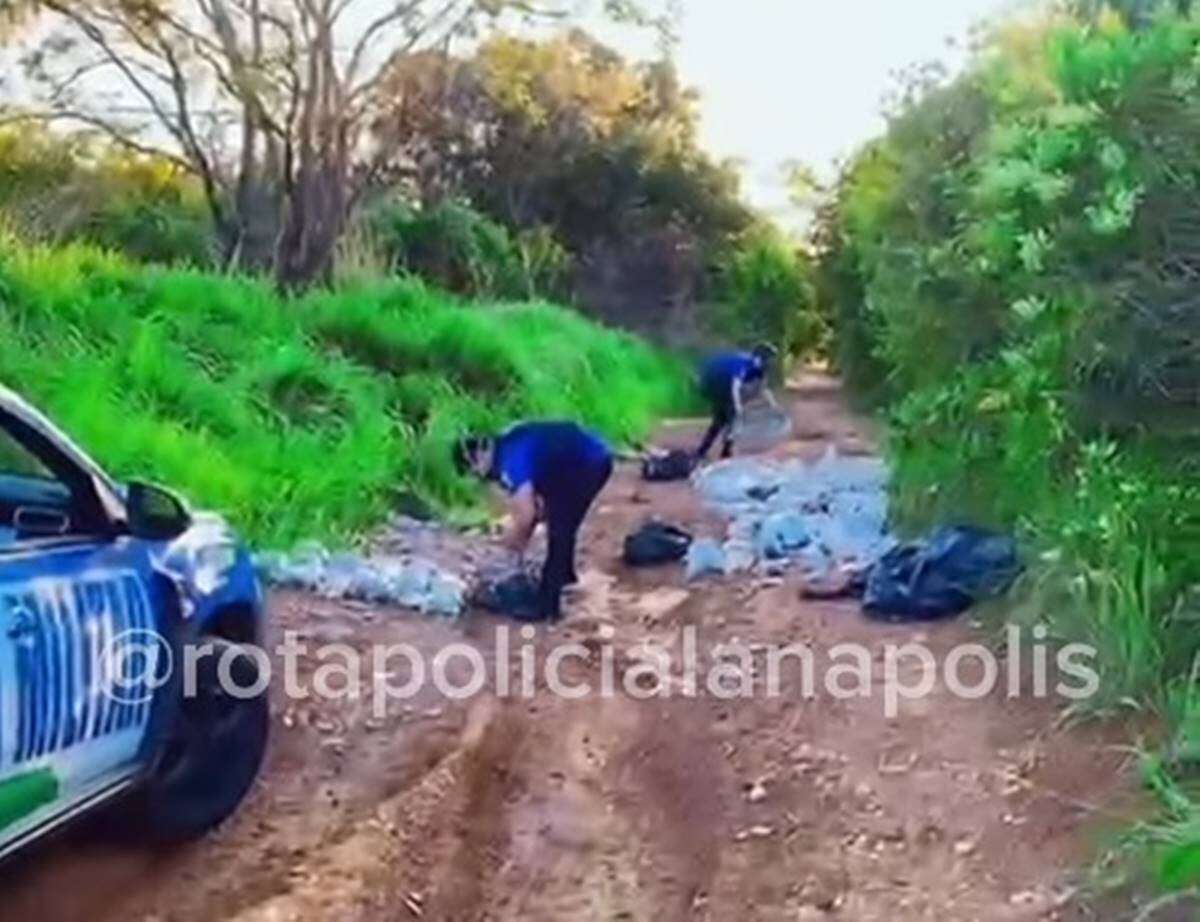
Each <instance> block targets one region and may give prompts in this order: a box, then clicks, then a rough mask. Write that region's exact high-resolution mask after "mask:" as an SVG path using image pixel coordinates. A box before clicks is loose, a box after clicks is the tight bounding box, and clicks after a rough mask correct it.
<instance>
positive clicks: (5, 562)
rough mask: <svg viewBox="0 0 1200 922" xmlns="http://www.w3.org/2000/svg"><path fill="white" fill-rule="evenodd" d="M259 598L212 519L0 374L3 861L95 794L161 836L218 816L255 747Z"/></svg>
mask: <svg viewBox="0 0 1200 922" xmlns="http://www.w3.org/2000/svg"><path fill="white" fill-rule="evenodd" d="M263 611H264V609H263V596H262V591H261V588H260V586H259V583H258V580H257V578H256V577H255V573H254V569H253V566H252V563H251V560H250V557H249V555H248V553H247V551H246V550H245V548H243V547H242V546H241V545H240V544H239V543H238V541H237V539H236V537H235V536H234V535H233V533H232V532H231V531H230V530H229V528H228V526H227V525H226V524H225V523H224V522H223V521H222V520H221V519H220V518H219V517H217V516H214V515H210V514H203V513H195V512H192V511H191V510H189V509H188V508H187V506H186V505H185V504H184V503H183V502H182V501H181V500H180V499H178V498H177V497H176V496H174V495H173V494H172V493H170V492H168V491H166V490H164V489H162V488H160V487H156V486H152V485H149V484H145V483H131V484H127V485H124V484H119V483H117V482H115V481H114V480H112V479H111V478H110V477H109V476H108V475H107V474H106V473H105V472H104V471H103V470H101V468H100V467H99V466H98V465H97V464H96V463H94V462H93V461H92V460H91V459H90V458H89V457H88V456H87V455H86V454H85V453H84V452H83V451H81V450H80V449H79V448H78V447H77V446H76V445H74V444H73V443H72V442H71V440H70V439H69V438H67V437H66V436H65V435H64V434H63V433H62V432H60V431H59V430H58V429H57V428H56V427H55V426H54V425H53V424H52V423H50V421H49V420H47V419H46V418H45V417H44V416H42V415H41V414H40V413H38V412H37V411H36V410H34V409H33V408H32V407H31V406H29V404H27V403H26V402H25V401H23V400H22V399H21V398H19V397H18V396H17V395H16V394H14V393H12V392H11V391H8V390H6V389H4V388H0V858H4V857H7V856H9V855H11V854H13V853H14V852H16V851H17V850H19V849H21V848H23V847H24V846H26V845H28V844H30V843H32V842H34V841H35V840H38V839H40V838H42V837H43V836H45V835H46V834H47V833H49V832H51V831H54V830H56V829H58V828H60V827H62V826H63V825H64V824H66V823H68V822H69V821H71V820H74V819H76V818H80V817H83V816H87V815H92V814H94V813H96V812H97V811H100V810H102V809H103V810H104V813H105V815H106V817H111V818H112V819H114V820H116V821H117V822H118V823H119V824H120V825H122V826H125V825H131V826H135V827H136V828H138V829H139V830H141V831H142V834H143V835H149V836H154V837H156V838H158V839H164V840H181V839H186V838H190V837H194V836H198V835H200V834H202V833H204V832H205V831H207V830H209V829H211V828H212V827H213V826H215V825H217V824H218V823H220V822H221V821H222V820H224V819H225V818H226V817H227V816H229V815H230V814H231V813H232V812H233V811H234V810H235V809H236V808H237V806H238V804H239V803H240V802H241V800H242V799H243V797H244V796H245V794H246V793H247V791H248V790H249V789H250V786H251V784H252V783H253V781H254V778H255V777H256V775H257V773H258V770H259V767H260V765H261V762H262V757H263V751H264V749H265V746H266V739H267V728H268V723H269V711H268V701H267V692H266V686H267V684H268V680H269V671H270V669H269V664H268V663H267V662H266V660H265V656H264V654H263V653H262V649H261V643H262V631H263Z"/></svg>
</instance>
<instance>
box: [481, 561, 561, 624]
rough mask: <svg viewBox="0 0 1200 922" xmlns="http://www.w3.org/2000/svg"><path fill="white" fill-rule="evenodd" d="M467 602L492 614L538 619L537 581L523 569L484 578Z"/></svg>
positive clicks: (539, 615)
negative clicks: (469, 601)
mask: <svg viewBox="0 0 1200 922" xmlns="http://www.w3.org/2000/svg"><path fill="white" fill-rule="evenodd" d="M471 601H472V602H473V603H474V604H476V605H478V606H479V607H480V608H483V609H486V610H487V611H490V612H492V613H493V614H496V615H504V616H505V617H508V618H515V619H516V620H517V621H542V620H544V619H543V618H542V616H541V612H540V610H539V609H540V607H541V606H540V605H539V593H538V581H537V579H536V578H535V577H534V576H533V575H532V574H530V573H527V572H525V571H524V570H517V571H510V572H509V573H507V574H503V575H496V576H493V577H485V578H483V579H481V580H480V582H479V585H478V586H477V587H476V588H475V591H474V592H473V593H472V595H471Z"/></svg>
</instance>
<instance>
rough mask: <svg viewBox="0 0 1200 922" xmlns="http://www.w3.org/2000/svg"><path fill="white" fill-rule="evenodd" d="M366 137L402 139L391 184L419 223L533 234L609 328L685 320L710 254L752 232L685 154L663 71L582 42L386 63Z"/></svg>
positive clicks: (733, 191)
mask: <svg viewBox="0 0 1200 922" xmlns="http://www.w3.org/2000/svg"><path fill="white" fill-rule="evenodd" d="M381 96H386V98H387V99H388V100H389V101H390V108H388V109H382V110H381V116H382V117H381V119H380V121H379V123H378V124H377V125H376V126H375V130H376V131H379V132H392V133H393V134H394V135H396V136H398V137H401V138H403V139H404V143H402V144H398V145H394V146H393V145H390V144H388V145H385V146H386V147H388V148H389V149H391V150H393V151H394V153H395V155H396V156H395V159H394V160H393V161H392V163H391V165H390V167H389V175H390V177H391V178H392V179H393V180H396V181H404V182H405V183H406V184H407V185H408V186H409V189H410V193H411V197H412V198H413V199H414V200H416V201H417V202H419V203H421V204H423V205H424V206H426V207H427V208H430V209H433V208H434V207H435V206H436V205H437V204H438V203H439V202H440V201H441V200H443V199H445V198H452V199H464V200H467V201H469V202H471V203H472V204H473V205H474V206H475V207H476V208H478V209H480V210H482V211H483V212H485V213H486V214H487V215H489V216H490V217H491V218H493V219H494V220H497V221H499V222H501V223H502V224H504V225H505V226H507V227H508V228H509V229H510V230H515V231H518V232H519V231H531V230H534V229H537V228H548V229H549V230H550V231H552V232H553V234H554V236H555V237H557V238H558V239H559V240H560V241H562V242H563V243H564V244H565V245H566V246H567V248H568V249H569V250H570V252H571V253H572V254H573V256H574V257H575V259H576V263H577V266H578V271H577V272H576V282H577V291H578V293H579V294H580V296H581V300H582V302H583V303H584V304H586V305H587V306H589V307H591V308H593V309H596V310H599V311H601V312H602V313H604V314H605V315H606V316H607V317H609V318H610V319H617V320H622V321H624V320H627V319H631V318H633V319H637V320H638V321H639V323H641V322H643V321H645V320H647V319H653V322H656V323H657V322H662V321H665V320H666V319H667V316H668V315H669V314H670V313H671V310H672V309H673V308H681V309H682V308H683V307H684V306H685V305H690V302H692V301H693V300H694V299H695V297H696V296H697V294H698V293H699V292H698V290H699V289H700V288H701V287H702V284H703V276H704V274H705V272H706V268H707V266H708V265H709V264H711V263H713V262H715V254H716V251H718V250H721V249H723V248H725V247H726V245H727V244H728V243H729V242H730V241H731V240H732V239H733V238H734V237H736V236H737V235H738V234H740V233H741V232H742V231H743V230H745V229H746V228H747V227H748V226H749V225H750V224H751V223H752V221H753V216H752V215H751V214H750V213H749V212H748V210H747V209H746V208H745V206H744V205H743V204H742V203H741V202H740V200H739V197H738V175H737V171H736V170H735V169H733V168H732V166H731V165H730V164H723V163H718V162H715V161H714V160H712V158H710V157H709V156H708V155H706V154H705V153H704V151H703V150H702V149H701V148H700V145H699V141H698V130H697V125H698V112H697V97H696V94H695V92H694V91H692V90H691V89H689V88H687V87H686V86H684V85H683V84H682V82H681V81H680V80H679V77H678V74H677V73H676V71H675V69H674V67H673V66H672V65H671V63H670V61H669V60H666V59H664V60H660V61H655V62H651V63H643V64H635V63H631V62H630V61H627V60H625V59H624V58H623V57H622V56H621V55H619V54H617V53H616V52H615V51H614V50H612V49H611V48H608V47H606V46H605V45H603V44H601V43H600V42H598V41H597V40H596V39H594V38H593V37H591V36H589V35H587V34H586V33H584V32H582V31H578V30H576V31H573V32H569V33H567V34H564V35H561V36H559V37H557V38H553V39H550V40H547V41H531V40H528V39H524V38H519V37H515V36H511V35H498V36H495V37H493V38H491V39H490V40H488V41H486V42H484V43H482V44H481V45H480V46H479V47H478V48H477V49H476V51H475V52H474V53H473V54H472V55H471V56H470V57H467V58H450V57H444V56H427V57H424V58H421V59H418V58H409V59H406V60H405V61H402V62H399V63H398V66H397V67H396V68H395V70H394V71H393V73H392V74H391V75H389V76H388V77H387V78H386V79H385V85H384V89H383V90H382V91H381Z"/></svg>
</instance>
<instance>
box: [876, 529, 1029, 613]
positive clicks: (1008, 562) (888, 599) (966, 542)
mask: <svg viewBox="0 0 1200 922" xmlns="http://www.w3.org/2000/svg"><path fill="white" fill-rule="evenodd" d="M1020 572H1021V565H1020V562H1019V560H1018V559H1017V546H1016V543H1015V542H1014V541H1013V539H1012V538H1009V537H1006V536H1004V535H997V534H994V533H992V532H988V531H983V530H982V529H978V528H969V527H955V528H943V529H940V530H938V531H937V532H935V533H934V534H933V536H932V537H930V538H929V539H928V540H926V541H923V542H920V543H917V544H905V545H901V546H900V547H897V548H894V549H893V550H891V551H889V552H888V553H887V554H885V555H884V556H883V557H882V558H881V559H880V560H879V562H878V563H876V564H875V566H874V567H873V568H872V569H871V572H870V574H869V575H868V577H867V588H866V592H865V593H864V595H863V610H864V611H865V612H866V613H867V614H868V615H869V616H871V617H874V618H878V619H880V620H885V621H893V622H896V621H935V620H938V619H940V618H951V617H954V616H955V615H959V614H962V613H963V612H964V611H966V610H967V609H968V608H970V607H971V606H972V605H974V604H975V603H976V602H980V601H982V600H984V599H988V598H994V597H995V596H998V595H1001V594H1003V593H1004V592H1006V591H1007V590H1008V588H1009V587H1010V586H1011V585H1012V584H1013V581H1014V580H1016V578H1017V576H1018V575H1019V574H1020Z"/></svg>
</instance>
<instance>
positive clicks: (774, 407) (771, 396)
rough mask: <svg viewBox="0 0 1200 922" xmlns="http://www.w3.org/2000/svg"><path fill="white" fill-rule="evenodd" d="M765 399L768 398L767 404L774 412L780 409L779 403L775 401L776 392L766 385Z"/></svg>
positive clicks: (764, 388) (764, 390)
mask: <svg viewBox="0 0 1200 922" xmlns="http://www.w3.org/2000/svg"><path fill="white" fill-rule="evenodd" d="M763 397H764V398H766V401H767V403H769V404H770V405H771V409H772V410H778V409H779V401H778V400H776V399H775V393H774V391H772V390H771V389H770V388H769V387H767V386H766V385H765V384H764V385H763Z"/></svg>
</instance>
